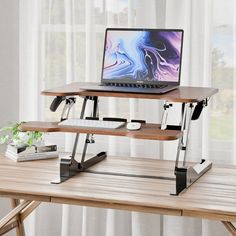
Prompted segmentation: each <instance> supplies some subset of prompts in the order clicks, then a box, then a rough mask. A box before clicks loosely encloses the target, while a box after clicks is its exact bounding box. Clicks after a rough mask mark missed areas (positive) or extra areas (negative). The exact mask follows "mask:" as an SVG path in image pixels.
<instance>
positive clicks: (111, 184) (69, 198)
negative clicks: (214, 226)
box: [0, 83, 236, 235]
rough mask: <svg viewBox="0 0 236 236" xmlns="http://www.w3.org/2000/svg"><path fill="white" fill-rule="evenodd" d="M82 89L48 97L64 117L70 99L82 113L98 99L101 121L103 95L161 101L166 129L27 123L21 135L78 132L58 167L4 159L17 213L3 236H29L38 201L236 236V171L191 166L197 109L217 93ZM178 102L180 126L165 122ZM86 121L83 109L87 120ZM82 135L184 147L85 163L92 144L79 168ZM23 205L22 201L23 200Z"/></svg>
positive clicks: (3, 180)
mask: <svg viewBox="0 0 236 236" xmlns="http://www.w3.org/2000/svg"><path fill="white" fill-rule="evenodd" d="M83 85H84V84H80V83H74V84H70V85H67V86H64V87H60V88H57V89H52V90H48V91H44V92H43V94H44V95H49V96H57V97H64V100H65V101H66V105H65V109H64V110H63V111H64V114H62V118H63V116H64V115H65V113H67V114H68V113H69V110H70V108H71V104H72V105H73V102H72V103H71V102H70V101H71V96H80V97H82V98H83V106H82V110H83V108H85V106H86V101H87V100H93V101H94V107H93V116H94V117H95V116H97V99H98V97H100V96H103V97H126V98H127V97H128V98H148V99H162V100H165V103H164V113H163V118H162V121H161V124H142V129H141V130H140V131H127V130H126V129H124V128H121V129H120V130H119V131H118V130H117V131H115V132H113V133H112V131H107V130H96V129H92V130H88V129H82V128H78V127H67V128H65V127H58V125H57V122H27V123H25V124H24V125H23V126H22V130H39V131H46V132H75V133H77V136H76V140H75V145H74V149H73V152H72V155H71V156H70V158H69V159H64V160H63V159H62V160H61V161H60V162H58V161H56V160H45V161H37V162H27V163H14V162H12V161H11V160H8V159H6V158H4V157H1V158H0V170H1V171H0V195H1V196H5V197H9V198H12V199H13V200H12V202H13V206H14V207H15V208H14V209H13V210H12V211H11V212H10V213H9V214H8V215H7V216H5V217H4V218H3V219H2V220H1V221H0V233H1V234H3V233H5V232H7V231H9V230H11V229H12V228H14V227H17V230H18V234H19V235H23V233H24V232H23V231H24V230H23V225H22V221H23V220H24V219H25V218H26V217H27V216H28V215H29V214H30V213H31V212H32V211H33V210H34V209H35V208H36V207H37V206H38V205H39V204H40V202H54V203H61V204H78V205H84V206H94V207H103V208H111V209H121V210H130V211H139V212H151V213H158V214H164V215H176V216H191V217H201V218H207V219H213V220H219V221H221V222H222V223H223V224H224V225H225V227H226V228H227V229H228V230H229V232H230V233H231V234H232V235H236V229H235V227H234V226H233V224H232V223H231V222H233V221H235V220H236V199H235V194H236V189H235V185H236V177H235V176H236V167H234V166H222V165H221V166H217V165H213V167H212V165H211V163H206V161H205V160H203V161H202V162H200V163H199V164H197V166H196V167H193V168H192V167H190V168H189V166H191V165H192V164H191V163H188V162H187V160H186V155H187V152H186V151H187V141H186V140H188V130H189V125H190V123H191V121H192V120H194V119H197V118H198V115H199V114H196V112H195V108H196V107H197V106H198V107H197V108H196V109H197V110H198V111H199V110H201V109H199V106H200V108H201V106H202V107H204V106H206V105H207V104H208V100H209V98H210V97H211V96H212V95H214V94H215V93H216V92H217V90H216V89H212V88H190V87H180V88H179V89H177V90H174V91H172V92H170V93H168V94H163V95H151V94H148V95H147V94H123V93H110V92H109V93H102V92H94V91H93V92H92V91H82V90H80V89H79V87H80V86H83ZM72 100H73V99H72ZM173 102H181V103H182V116H181V117H182V118H181V121H180V125H178V126H174V125H169V124H167V115H166V113H167V112H168V109H169V108H171V105H172V103H173ZM68 104H69V105H68ZM198 113H199V112H198ZM83 115H84V111H82V113H81V118H83ZM79 133H86V134H87V139H86V140H89V135H92V134H100V135H117V136H128V137H131V138H137V139H153V140H169V141H170V140H177V139H179V140H180V141H179V144H178V148H177V156H176V161H163V160H152V159H144V158H123V157H122V158H119V157H113V158H112V157H108V158H105V157H106V156H105V155H104V153H103V154H102V155H97V156H95V157H92V158H90V157H87V156H86V157H84V156H83V155H85V154H86V148H87V143H88V142H86V143H85V149H84V151H85V152H84V153H83V154H82V159H81V161H80V162H78V161H76V159H77V158H75V151H76V145H77V141H78V140H77V139H78V137H79V136H78V135H79ZM182 151H183V152H184V160H183V164H182V165H181V166H179V153H180V152H182ZM91 160H92V161H91ZM82 161H83V162H82ZM201 165H203V167H202V166H201ZM211 167H212V168H211ZM59 168H60V181H59V182H58V183H59V184H52V183H51V182H50V181H52V180H53V179H54V178H55V177H56V176H58V169H59ZM202 170H204V171H203V172H201V171H202ZM178 172H179V173H178ZM195 172H196V173H195ZM196 174H199V176H196ZM178 175H179V176H178ZM189 177H191V178H192V179H191V178H190V179H189ZM177 178H179V180H177ZM178 181H179V184H180V186H178V184H177V182H178ZM183 184H184V186H183ZM170 193H175V195H178V196H175V195H171V194H170ZM19 199H24V200H22V201H21V202H19V201H18V200H19Z"/></svg>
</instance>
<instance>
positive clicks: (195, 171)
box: [161, 98, 212, 195]
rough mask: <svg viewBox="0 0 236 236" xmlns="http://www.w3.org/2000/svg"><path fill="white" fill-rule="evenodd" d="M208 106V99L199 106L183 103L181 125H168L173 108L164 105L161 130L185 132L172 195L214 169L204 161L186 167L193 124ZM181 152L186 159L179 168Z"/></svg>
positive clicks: (176, 161) (178, 148)
mask: <svg viewBox="0 0 236 236" xmlns="http://www.w3.org/2000/svg"><path fill="white" fill-rule="evenodd" d="M207 104H208V99H207V98H206V99H205V100H203V101H200V102H198V103H197V104H193V103H182V112H181V120H180V124H179V125H167V117H168V109H169V108H171V107H172V104H171V103H167V102H166V103H165V104H164V113H163V117H162V123H161V129H171V130H181V131H182V132H183V136H182V137H181V138H180V139H179V142H178V147H177V154H176V160H175V170H174V171H175V176H176V190H175V193H171V195H179V194H180V193H181V192H182V191H184V190H185V189H187V188H188V187H189V186H190V185H192V184H193V183H194V182H195V181H197V180H198V179H199V178H200V177H201V176H202V175H203V174H205V173H206V172H207V171H208V170H209V169H211V167H212V163H211V162H209V161H206V160H204V159H201V161H200V162H199V163H198V164H196V165H194V166H187V165H186V160H187V154H188V142H189V132H190V126H191V122H192V120H197V119H198V118H199V117H200V114H201V112H202V109H203V108H204V107H205V106H207ZM181 152H183V154H184V157H183V162H182V165H181V167H179V162H180V161H179V160H180V154H181Z"/></svg>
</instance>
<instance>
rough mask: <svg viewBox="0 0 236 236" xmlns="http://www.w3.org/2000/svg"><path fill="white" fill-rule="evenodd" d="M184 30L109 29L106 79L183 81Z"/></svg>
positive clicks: (151, 81)
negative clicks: (181, 76)
mask: <svg viewBox="0 0 236 236" xmlns="http://www.w3.org/2000/svg"><path fill="white" fill-rule="evenodd" d="M182 44H183V30H166V29H161V30H160V29H107V30H106V36H105V45H104V56H103V68H102V82H114V83H117V82H119V83H122V82H124V83H127V82H128V83H137V82H138V83H145V84H146V83H147V84H149V83H150V84H153V83H171V84H173V83H174V84H178V85H179V82H180V68H181V56H182Z"/></svg>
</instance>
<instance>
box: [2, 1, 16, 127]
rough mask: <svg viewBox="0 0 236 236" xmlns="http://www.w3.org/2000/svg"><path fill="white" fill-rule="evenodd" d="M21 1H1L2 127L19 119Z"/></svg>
mask: <svg viewBox="0 0 236 236" xmlns="http://www.w3.org/2000/svg"><path fill="white" fill-rule="evenodd" d="M18 2H19V1H18V0H1V1H0V127H1V126H3V125H5V124H7V123H8V122H15V121H18V119H19V91H18V90H19V89H18V88H19V18H18V17H19V6H18V5H19V3H18Z"/></svg>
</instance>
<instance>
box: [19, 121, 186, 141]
mask: <svg viewBox="0 0 236 236" xmlns="http://www.w3.org/2000/svg"><path fill="white" fill-rule="evenodd" d="M21 130H22V131H42V132H70V133H77V132H78V133H90V134H98V135H112V136H126V137H130V138H135V139H149V140H167V141H168V140H176V139H178V138H180V137H181V136H182V135H183V132H182V131H179V130H161V129H160V124H142V126H141V129H140V130H135V131H130V130H128V129H126V125H125V126H123V127H121V128H118V129H99V128H97V129H96V128H82V127H75V126H58V122H40V121H31V122H26V123H23V124H22V125H21Z"/></svg>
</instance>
